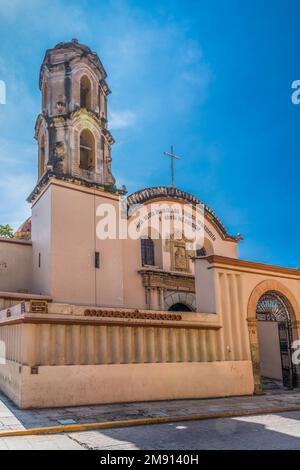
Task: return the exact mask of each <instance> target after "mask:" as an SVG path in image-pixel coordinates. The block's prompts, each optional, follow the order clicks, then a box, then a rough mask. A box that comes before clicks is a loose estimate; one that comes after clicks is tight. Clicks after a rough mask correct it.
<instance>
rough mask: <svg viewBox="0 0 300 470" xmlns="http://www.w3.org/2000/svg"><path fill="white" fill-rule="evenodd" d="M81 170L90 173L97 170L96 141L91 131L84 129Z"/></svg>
mask: <svg viewBox="0 0 300 470" xmlns="http://www.w3.org/2000/svg"><path fill="white" fill-rule="evenodd" d="M79 168H81V169H82V170H88V171H93V170H94V169H95V139H94V136H93V134H92V132H91V131H90V130H89V129H84V130H83V131H82V132H81V134H80V163H79Z"/></svg>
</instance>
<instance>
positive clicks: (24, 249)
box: [0, 239, 32, 292]
mask: <svg viewBox="0 0 300 470" xmlns="http://www.w3.org/2000/svg"><path fill="white" fill-rule="evenodd" d="M31 260H32V246H31V243H30V242H25V241H24V242H23V241H16V240H1V239H0V291H7V292H17V291H19V290H28V291H30V289H31V274H32V270H31Z"/></svg>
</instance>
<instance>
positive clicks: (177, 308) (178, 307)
mask: <svg viewBox="0 0 300 470" xmlns="http://www.w3.org/2000/svg"><path fill="white" fill-rule="evenodd" d="M169 311H170V312H192V310H191V309H190V307H188V306H187V305H185V304H182V303H180V302H178V303H177V304H173V305H171V307H170V308H169Z"/></svg>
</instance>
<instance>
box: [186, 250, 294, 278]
mask: <svg viewBox="0 0 300 470" xmlns="http://www.w3.org/2000/svg"><path fill="white" fill-rule="evenodd" d="M198 258H200V259H204V260H206V261H207V262H208V263H209V264H214V265H220V267H222V268H224V269H233V268H236V269H237V270H238V268H241V269H242V270H243V271H244V270H245V269H247V270H249V269H251V270H252V269H253V270H260V271H265V272H266V273H268V274H269V273H274V274H277V275H282V274H286V275H290V276H291V277H293V278H295V277H296V278H299V279H300V270H299V269H293V268H284V267H280V266H273V265H270V264H263V263H255V262H253V261H245V260H241V259H237V258H227V257H225V256H219V255H211V256H206V257H202V256H200V257H197V256H196V257H195V259H198ZM213 267H215V266H212V267H209V268H208V269H211V268H213Z"/></svg>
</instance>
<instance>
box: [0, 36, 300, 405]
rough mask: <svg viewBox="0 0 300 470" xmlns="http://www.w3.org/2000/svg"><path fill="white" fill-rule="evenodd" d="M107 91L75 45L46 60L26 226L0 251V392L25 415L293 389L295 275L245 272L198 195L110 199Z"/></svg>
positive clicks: (297, 328) (263, 268) (298, 318)
mask: <svg viewBox="0 0 300 470" xmlns="http://www.w3.org/2000/svg"><path fill="white" fill-rule="evenodd" d="M106 78H107V76H106V72H105V69H104V67H103V65H102V63H101V61H100V59H99V58H98V56H97V54H96V53H95V52H92V51H91V50H90V49H89V48H88V47H87V46H84V45H82V44H80V43H78V41H77V40H72V41H71V42H67V43H59V44H58V45H57V46H55V47H54V48H53V49H49V50H47V52H46V54H45V58H44V61H43V63H42V66H41V72H40V79H39V86H40V89H41V94H42V110H41V114H40V115H39V116H38V118H37V121H36V126H35V138H36V140H37V143H38V180H37V184H36V186H35V188H34V189H33V191H32V193H31V194H30V195H29V197H28V201H29V202H30V204H31V207H32V215H31V218H30V219H28V220H27V221H26V222H25V223H24V224H23V225H22V226H21V227H20V229H19V230H18V231H17V232H16V234H15V237H14V238H13V239H10V240H7V239H0V351H2V354H1V358H2V359H1V364H0V389H1V390H2V391H3V392H4V393H6V394H7V395H8V396H9V397H10V398H12V399H13V400H14V401H15V402H16V403H17V404H18V405H19V406H20V407H25V408H26V407H33V406H36V407H44V406H63V405H76V404H90V403H112V402H124V401H125V402H126V401H132V400H136V401H142V400H160V399H175V398H199V397H200V398H201V397H212V396H230V395H243V394H252V393H254V392H261V390H262V385H263V380H262V377H263V378H266V379H268V380H269V381H273V382H274V383H276V384H278V383H279V384H280V385H279V386H288V387H295V386H297V385H298V382H299V380H298V375H299V374H298V365H297V363H296V362H297V361H296V360H294V356H295V357H296V355H297V354H296V352H297V351H296V349H295V350H294V349H293V347H294V345H295V344H296V343H295V341H296V340H297V339H298V337H299V333H300V310H299V301H300V289H299V288H300V271H298V270H293V269H288V268H279V267H274V266H267V265H263V264H257V263H251V262H248V261H247V262H246V261H242V260H239V259H238V242H239V241H240V236H233V235H230V234H229V233H228V232H227V231H226V229H225V227H224V225H223V224H222V222H221V220H220V219H219V218H218V217H217V215H216V214H215V213H214V212H213V210H212V209H211V208H209V207H208V206H206V205H205V204H203V203H202V202H201V200H199V199H198V198H197V197H196V196H194V195H191V194H189V193H187V192H185V191H182V190H180V189H178V188H176V187H174V186H170V187H166V186H159V187H153V188H144V189H142V190H140V191H137V192H135V193H133V194H131V195H129V196H127V195H126V188H124V187H122V188H118V187H117V186H116V182H115V179H114V177H113V174H112V168H111V160H112V159H111V146H112V145H113V143H114V138H113V136H112V134H111V133H110V131H109V122H108V113H107V97H108V95H109V93H110V89H109V87H108V84H107V82H106ZM164 222H168V223H167V225H166V227H167V228H166V230H164V231H163V229H162V227H163V225H164ZM182 225H185V226H187V225H188V226H189V228H190V229H191V230H190V232H189V230H187V232H188V233H185V232H184V231H181V232H180V230H179V228H180V226H181V227H182ZM163 232H164V233H163ZM195 233H196V238H193V235H195ZM295 348H296V347H295Z"/></svg>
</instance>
